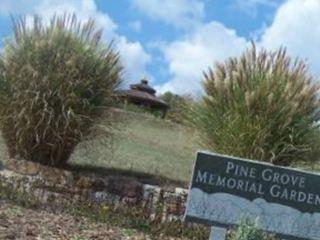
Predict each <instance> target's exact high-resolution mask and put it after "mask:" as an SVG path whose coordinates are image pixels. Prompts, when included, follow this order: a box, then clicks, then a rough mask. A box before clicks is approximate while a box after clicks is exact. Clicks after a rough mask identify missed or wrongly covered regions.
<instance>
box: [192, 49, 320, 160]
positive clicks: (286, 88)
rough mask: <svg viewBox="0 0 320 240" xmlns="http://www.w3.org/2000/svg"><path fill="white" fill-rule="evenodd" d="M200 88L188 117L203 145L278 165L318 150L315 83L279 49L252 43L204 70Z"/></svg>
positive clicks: (217, 150) (317, 87)
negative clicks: (201, 92)
mask: <svg viewBox="0 0 320 240" xmlns="http://www.w3.org/2000/svg"><path fill="white" fill-rule="evenodd" d="M203 86H204V91H205V94H204V96H203V98H202V100H201V102H200V103H198V104H197V105H196V106H195V107H194V108H193V109H192V111H191V116H192V117H191V119H190V120H191V123H192V125H193V126H194V127H195V128H196V129H197V130H198V133H199V137H200V141H201V143H202V144H203V146H205V147H206V148H209V149H210V150H213V151H216V152H219V153H224V154H230V155H235V156H239V157H245V158H250V159H257V160H263V161H267V162H271V163H274V164H280V165H289V164H290V163H292V161H294V160H303V159H304V158H305V157H307V156H310V154H315V153H316V151H317V149H318V148H319V124H317V121H318V120H319V106H320V105H319V95H318V90H319V85H317V84H315V81H314V79H313V78H312V77H311V76H310V75H309V74H308V72H307V66H306V64H305V63H304V62H303V61H301V60H299V59H296V60H295V61H292V60H291V58H290V57H289V56H288V55H287V54H286V51H285V49H282V48H281V49H279V50H277V51H274V52H268V51H266V50H261V51H259V52H258V51H257V50H256V48H255V46H254V45H253V46H252V47H251V48H250V49H248V50H247V51H246V52H245V53H244V54H243V55H242V56H240V57H239V58H229V59H228V60H226V61H225V62H224V63H217V64H216V65H215V67H214V69H211V68H210V69H209V70H208V71H207V72H205V73H204V81H203ZM306 159H307V158H306ZM308 160H310V159H308Z"/></svg>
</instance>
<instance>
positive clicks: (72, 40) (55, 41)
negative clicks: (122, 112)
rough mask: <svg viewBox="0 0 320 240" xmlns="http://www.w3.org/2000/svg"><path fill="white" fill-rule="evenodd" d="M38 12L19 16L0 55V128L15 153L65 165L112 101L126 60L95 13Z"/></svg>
mask: <svg viewBox="0 0 320 240" xmlns="http://www.w3.org/2000/svg"><path fill="white" fill-rule="evenodd" d="M32 20H33V21H32V24H27V21H26V18H23V17H22V18H18V19H15V20H14V21H13V25H14V26H13V32H14V36H13V37H12V38H11V39H9V40H8V41H7V42H6V44H5V47H4V52H3V54H2V55H1V58H0V128H1V132H2V134H3V137H4V139H5V142H6V144H7V146H8V151H9V154H10V156H11V157H17V156H19V157H20V158H23V159H26V160H31V161H36V162H40V163H43V164H47V165H55V166H58V165H63V164H65V163H66V161H67V160H68V158H69V156H70V155H71V153H72V152H73V150H74V148H75V147H76V145H77V144H78V143H79V142H80V141H81V140H82V139H83V138H84V137H86V136H88V134H89V133H90V129H91V127H92V125H93V122H94V121H95V120H96V119H97V118H99V117H100V116H101V114H102V109H104V110H105V108H106V107H109V106H110V105H111V99H112V94H113V92H114V90H115V89H116V88H117V87H118V86H119V84H120V82H121V72H122V66H121V64H120V61H119V56H118V54H117V53H116V52H115V51H114V49H113V47H112V44H109V45H107V46H104V45H103V44H102V43H101V33H102V32H101V31H100V30H96V27H95V24H94V21H93V20H88V21H87V22H84V23H82V22H80V21H79V20H78V19H77V17H76V16H75V15H66V14H65V15H62V16H55V17H53V18H51V19H50V21H49V22H46V23H45V22H43V21H42V19H41V18H40V17H38V16H34V17H33V19H32ZM28 23H29V21H28ZM106 121H107V120H106Z"/></svg>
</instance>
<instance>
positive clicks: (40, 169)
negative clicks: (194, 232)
mask: <svg viewBox="0 0 320 240" xmlns="http://www.w3.org/2000/svg"><path fill="white" fill-rule="evenodd" d="M0 183H1V185H2V186H4V185H5V186H7V187H8V188H9V189H12V190H13V191H20V192H26V193H29V194H30V195H31V196H33V197H34V198H35V199H37V200H38V201H40V202H41V203H43V204H46V203H50V201H52V200H53V199H58V201H59V202H66V203H68V204H72V203H73V202H77V201H88V202H90V203H93V204H110V205H118V206H122V205H123V206H128V207H130V206H139V207H141V208H142V211H143V212H144V213H145V214H147V216H148V217H150V219H151V220H153V219H156V218H157V219H160V221H161V222H170V221H172V220H182V218H183V215H184V211H185V205H186V198H187V193H188V192H187V190H186V189H183V188H172V189H165V188H161V187H159V186H153V185H148V184H143V183H141V182H139V181H137V180H136V179H134V178H130V177H124V176H112V175H108V176H100V175H95V174H85V173H78V172H73V171H66V170H61V169H56V168H52V167H47V166H43V165H40V164H38V163H34V162H28V161H23V160H16V159H8V160H6V161H3V162H2V163H1V162H0Z"/></svg>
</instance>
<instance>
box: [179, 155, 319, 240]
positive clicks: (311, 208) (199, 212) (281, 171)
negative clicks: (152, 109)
mask: <svg viewBox="0 0 320 240" xmlns="http://www.w3.org/2000/svg"><path fill="white" fill-rule="evenodd" d="M185 219H186V221H193V222H198V223H203V224H207V225H215V226H218V227H229V226H233V225H237V224H239V221H241V220H242V219H250V220H252V221H253V222H257V223H258V227H260V228H261V229H263V230H265V231H268V232H272V233H276V234H277V235H278V236H279V237H282V238H286V239H311V240H320V175H317V174H313V173H309V172H305V171H300V170H295V169H290V168H285V167H277V166H274V165H271V164H268V163H262V162H257V161H252V160H244V159H240V158H234V157H229V156H225V155H219V154H214V153H208V152H198V154H197V159H196V162H195V166H194V170H193V176H192V179H191V184H190V189H189V195H188V201H187V209H186V214H185Z"/></svg>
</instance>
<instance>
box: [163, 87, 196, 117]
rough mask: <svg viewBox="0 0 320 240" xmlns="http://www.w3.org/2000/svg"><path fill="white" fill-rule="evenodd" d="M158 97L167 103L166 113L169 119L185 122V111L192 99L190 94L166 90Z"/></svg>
mask: <svg viewBox="0 0 320 240" xmlns="http://www.w3.org/2000/svg"><path fill="white" fill-rule="evenodd" d="M159 98H161V99H162V100H163V101H165V102H166V103H168V105H169V110H168V112H167V114H166V118H167V119H170V120H171V121H173V122H176V123H184V122H185V118H186V116H185V115H186V112H187V110H188V109H189V108H190V107H191V105H192V104H193V99H192V97H191V96H188V95H182V96H181V95H178V94H174V93H172V92H169V91H168V92H165V93H164V94H162V95H160V96H159Z"/></svg>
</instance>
